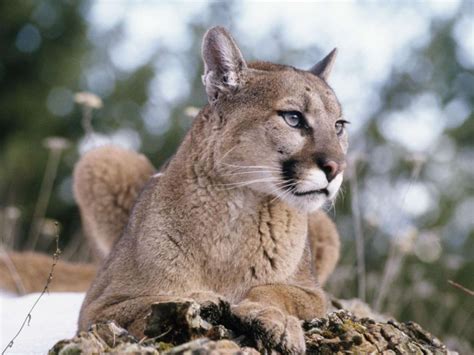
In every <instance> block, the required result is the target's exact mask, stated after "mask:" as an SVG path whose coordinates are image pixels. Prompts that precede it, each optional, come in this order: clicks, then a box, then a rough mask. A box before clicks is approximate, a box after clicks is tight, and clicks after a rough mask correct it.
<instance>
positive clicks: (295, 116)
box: [278, 111, 305, 128]
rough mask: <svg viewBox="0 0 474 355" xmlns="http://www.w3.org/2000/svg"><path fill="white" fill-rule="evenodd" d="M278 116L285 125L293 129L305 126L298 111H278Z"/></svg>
mask: <svg viewBox="0 0 474 355" xmlns="http://www.w3.org/2000/svg"><path fill="white" fill-rule="evenodd" d="M278 114H279V115H280V116H281V117H282V118H283V119H284V120H285V122H286V124H287V125H288V126H290V127H293V128H302V127H304V126H305V121H304V118H303V114H302V113H301V112H298V111H279V112H278Z"/></svg>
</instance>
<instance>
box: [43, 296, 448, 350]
mask: <svg viewBox="0 0 474 355" xmlns="http://www.w3.org/2000/svg"><path fill="white" fill-rule="evenodd" d="M344 304H346V305H348V304H349V303H345V301H333V305H335V306H336V308H338V307H340V306H341V305H344ZM359 306H360V305H359ZM363 309H364V310H365V311H364V312H365V314H366V313H367V309H368V308H367V309H365V308H363ZM364 312H362V313H364ZM374 318H377V320H376V319H374ZM381 318H383V316H381V315H377V314H374V315H373V317H370V318H368V317H359V316H357V315H354V314H353V313H351V312H349V311H348V310H345V309H338V310H334V311H332V312H330V313H329V314H328V315H327V316H326V317H325V318H320V319H314V320H312V321H309V322H303V323H302V325H303V329H304V331H305V340H306V348H307V353H308V354H346V353H356V354H357V353H358V354H366V353H382V354H406V353H410V354H448V353H450V352H449V351H448V350H447V348H446V346H445V345H444V344H443V343H441V341H440V340H438V339H437V338H436V337H434V336H433V335H431V334H430V333H429V332H427V331H426V330H424V329H422V328H421V327H420V326H419V325H418V324H416V323H414V322H406V323H400V322H397V321H395V320H385V319H382V320H380V319H381ZM145 334H146V337H145V338H143V339H136V338H135V337H133V336H132V335H130V334H129V333H128V332H127V331H126V330H125V329H123V328H121V327H119V326H117V325H116V324H115V323H114V322H108V323H102V324H96V325H94V326H92V327H91V328H90V330H89V331H87V332H80V333H79V334H78V335H77V336H75V337H74V338H72V339H69V340H61V341H59V342H58V343H57V344H56V345H55V346H54V347H53V348H52V349H51V350H50V351H49V354H51V355H52V354H58V355H69V354H81V353H127V352H128V353H130V352H131V353H134V354H258V353H259V350H267V351H268V350H272V349H268V348H265V349H257V348H256V346H257V345H256V344H259V342H258V339H254V338H253V333H252V330H251V329H243V328H242V324H238V326H237V323H236V322H235V316H234V315H233V314H232V312H231V307H230V305H229V304H228V303H227V302H225V301H221V302H219V303H212V302H210V303H209V304H203V305H200V304H198V303H196V302H194V301H192V300H177V301H175V302H162V303H155V304H153V305H151V308H150V313H149V314H148V316H147V326H146V330H145Z"/></svg>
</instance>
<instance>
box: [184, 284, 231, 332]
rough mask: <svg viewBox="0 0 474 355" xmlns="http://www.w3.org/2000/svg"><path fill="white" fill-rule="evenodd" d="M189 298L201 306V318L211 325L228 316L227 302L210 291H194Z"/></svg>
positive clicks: (228, 307) (228, 306)
mask: <svg viewBox="0 0 474 355" xmlns="http://www.w3.org/2000/svg"><path fill="white" fill-rule="evenodd" d="M189 297H190V298H192V299H193V300H194V301H196V302H197V303H199V305H200V306H201V316H202V317H203V318H204V319H205V320H207V321H208V322H211V323H213V324H214V323H218V322H219V320H220V319H222V317H224V316H225V315H228V314H229V309H230V305H229V302H227V300H226V299H225V298H224V297H223V296H221V295H219V294H217V293H215V292H212V291H196V292H193V293H191V294H189Z"/></svg>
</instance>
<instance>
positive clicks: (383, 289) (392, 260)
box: [373, 160, 424, 312]
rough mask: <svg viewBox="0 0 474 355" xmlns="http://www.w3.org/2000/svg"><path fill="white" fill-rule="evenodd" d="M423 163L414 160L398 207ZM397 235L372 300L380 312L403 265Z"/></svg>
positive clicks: (393, 239)
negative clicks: (375, 294)
mask: <svg viewBox="0 0 474 355" xmlns="http://www.w3.org/2000/svg"><path fill="white" fill-rule="evenodd" d="M423 164H424V160H415V161H414V165H413V168H412V171H411V176H410V180H409V181H408V186H407V188H406V190H405V192H404V194H403V195H402V197H401V204H400V208H402V207H403V205H404V204H405V200H406V197H407V195H408V192H409V191H410V188H411V187H412V185H413V184H414V183H415V181H416V180H418V178H419V176H420V173H421V169H422V167H423ZM397 237H398V236H397V235H395V236H394V237H393V238H392V240H391V242H390V249H389V254H388V257H387V260H386V262H385V266H384V271H383V274H382V281H381V283H380V287H379V292H378V294H377V296H376V297H375V299H374V302H373V307H374V309H375V310H376V311H377V312H380V311H381V310H382V305H383V302H384V301H385V298H386V297H387V295H388V294H389V290H390V285H391V284H393V282H394V281H395V279H396V278H397V276H398V273H399V272H400V270H401V269H402V266H403V262H404V258H405V253H403V252H401V251H400V250H399V247H398V245H397V239H398V238H397Z"/></svg>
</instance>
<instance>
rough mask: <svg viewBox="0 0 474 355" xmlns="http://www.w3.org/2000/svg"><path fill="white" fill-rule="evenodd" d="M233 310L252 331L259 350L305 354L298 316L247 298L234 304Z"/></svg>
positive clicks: (244, 325)
mask: <svg viewBox="0 0 474 355" xmlns="http://www.w3.org/2000/svg"><path fill="white" fill-rule="evenodd" d="M232 312H233V314H234V315H235V316H236V317H237V318H238V320H239V321H240V322H241V323H242V326H243V327H244V328H248V329H249V331H250V332H251V333H252V335H253V336H254V338H255V340H256V342H257V346H258V347H259V348H260V349H259V350H267V351H272V350H276V351H278V352H280V353H282V354H304V352H305V350H306V345H305V341H304V333H303V329H302V328H301V323H300V321H299V320H298V319H297V318H295V317H293V316H289V315H285V314H284V313H283V312H282V311H281V310H279V309H278V308H276V307H273V306H266V305H264V304H261V303H257V302H251V301H246V300H244V301H242V302H241V303H239V304H238V305H236V306H233V307H232Z"/></svg>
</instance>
